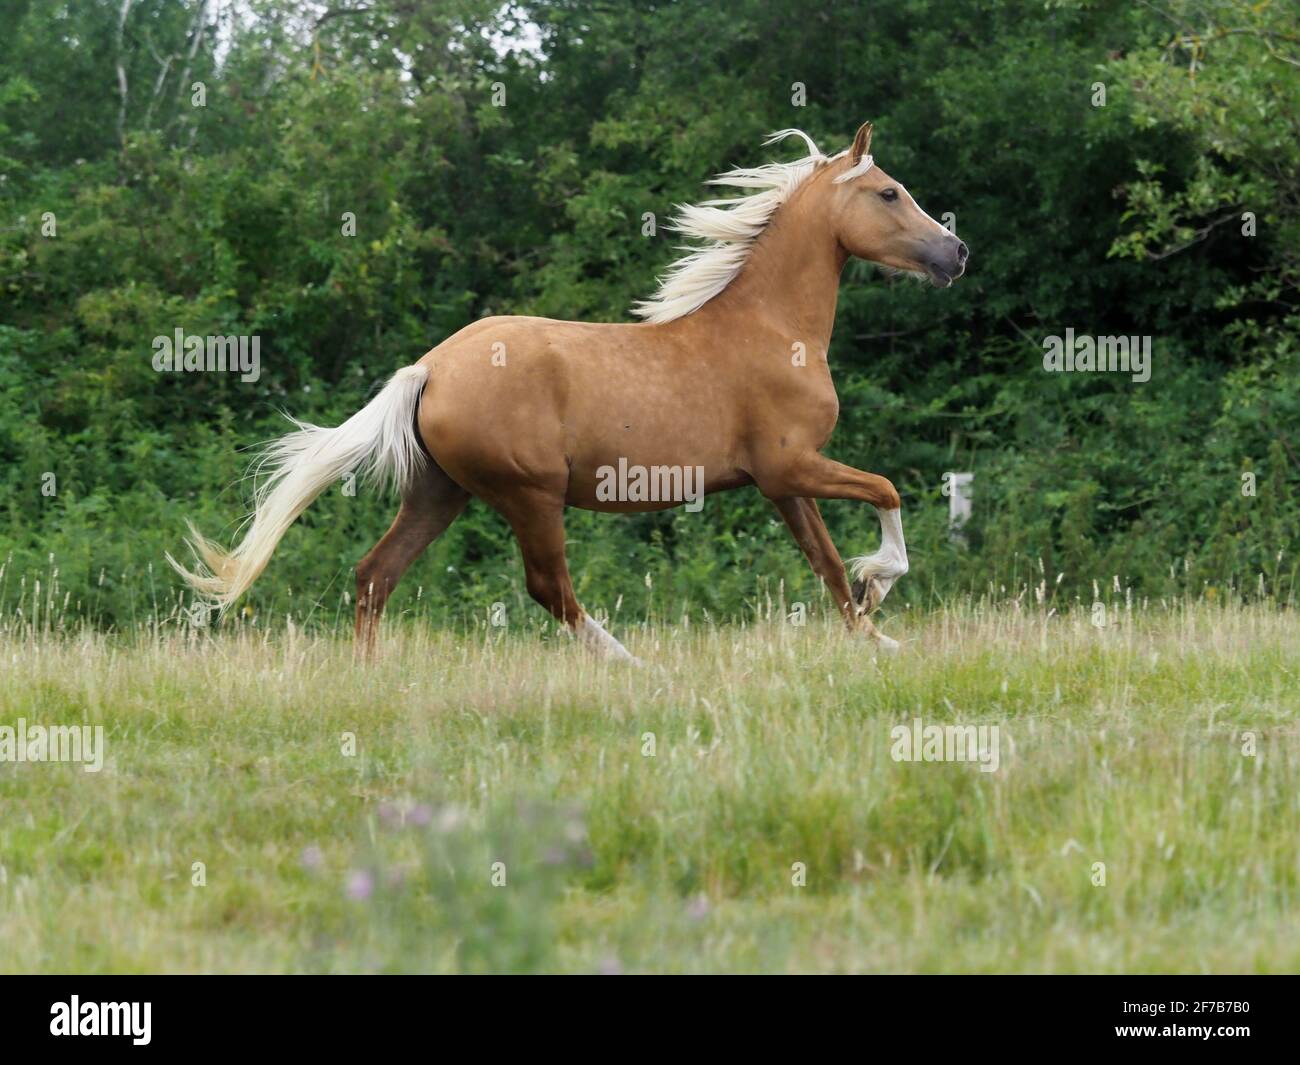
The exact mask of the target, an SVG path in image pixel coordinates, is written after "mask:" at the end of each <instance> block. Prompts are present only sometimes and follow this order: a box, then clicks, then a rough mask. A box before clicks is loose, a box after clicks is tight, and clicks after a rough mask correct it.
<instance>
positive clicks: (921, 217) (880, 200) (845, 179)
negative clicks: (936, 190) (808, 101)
mask: <svg viewBox="0 0 1300 1065" xmlns="http://www.w3.org/2000/svg"><path fill="white" fill-rule="evenodd" d="M870 148H871V123H870V122H866V123H863V125H862V128H861V129H859V130H858V135H857V136H856V137H854V139H853V147H852V148H850V149H849V151H848V153H847V154H846V155H844V156H842V157H841V158H840V159H839V160H838V161H837V162H836V165H835V176H834V177H833V178H831V186H830V187H831V193H830V196H831V200H830V213H831V223H832V226H833V227H834V230H835V235H836V237H837V239H838V240H839V242H840V244H841V245H843V247H844V249H845V250H846V251H848V252H849V254H850V255H856V256H857V257H858V258H859V259H866V260H868V261H869V262H873V263H879V264H880V265H881V266H885V267H888V268H890V269H893V270H902V271H904V272H906V273H910V274H916V275H918V276H922V277H928V278H929V279H930V281H931V282H932V283H933V284H935V285H936V286H938V287H939V288H947V287H948V286H949V285H951V284H952V283H953V282H954V281H956V280H957V278H959V277H961V275H962V274H963V273H965V271H966V257H967V255H968V250H967V248H966V245H965V244H964V243H963V242H962V241H960V240H958V239H957V238H956V236H954V235H953V234H952V233H950V232H948V230H946V229H945V228H944V227H943V226H941V225H940V224H939V223H938V222H936V221H935V220H934V219H933V218H931V217H930V216H929V215H928V214H926V213H925V212H924V211H923V210H921V208H920V207H919V206H917V203H916V201H915V200H914V199H912V197H911V196H910V195H909V194H908V191H907V189H905V188H903V186H902V185H901V184H900V183H899V182H897V181H895V180H894V179H893V178H891V177H890V176H889V175H888V174H886V173H885V172H884V171H883V170H881V169H880V167H878V166H876V165H875V164H874V163H873V162H872V159H871V156H870V154H868V152H869V149H870Z"/></svg>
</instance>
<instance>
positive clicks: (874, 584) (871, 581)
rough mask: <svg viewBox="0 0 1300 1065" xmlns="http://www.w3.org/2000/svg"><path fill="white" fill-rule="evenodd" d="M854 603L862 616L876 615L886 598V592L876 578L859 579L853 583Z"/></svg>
mask: <svg viewBox="0 0 1300 1065" xmlns="http://www.w3.org/2000/svg"><path fill="white" fill-rule="evenodd" d="M851 591H852V594H853V603H854V605H855V606H856V607H857V609H858V613H859V614H860V615H863V616H865V615H867V614H871V613H874V612H875V610H876V608H877V607H879V606H880V601H881V600H882V599H884V598H885V590H884V588H882V587H881V586H880V582H879V581H878V580H876V578H875V577H870V578H862V577H859V578H858V579H857V580H856V581H854V582H853V586H852V589H851Z"/></svg>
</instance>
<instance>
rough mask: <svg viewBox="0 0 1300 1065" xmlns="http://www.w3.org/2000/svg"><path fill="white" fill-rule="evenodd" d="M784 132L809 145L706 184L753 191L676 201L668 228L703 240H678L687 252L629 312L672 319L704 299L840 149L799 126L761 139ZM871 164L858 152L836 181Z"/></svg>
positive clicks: (781, 137)
mask: <svg viewBox="0 0 1300 1065" xmlns="http://www.w3.org/2000/svg"><path fill="white" fill-rule="evenodd" d="M787 137H799V138H801V139H802V140H803V142H804V144H806V145H807V146H808V154H807V155H806V156H804V157H803V158H802V159H796V160H794V161H793V162H790V163H766V164H764V165H763V166H755V167H737V168H736V169H734V170H729V171H727V172H726V173H725V174H719V175H718V176H717V177H715V178H712V179H711V180H709V181H708V182H706V184H708V185H725V186H727V187H728V188H733V189H753V190H757V191H754V192H751V193H750V194H749V195H745V196H731V197H725V198H722V199H716V200H705V201H704V202H702V203H698V204H678V205H677V214H676V215H674V217H673V219H672V221H671V222H669V224H668V228H669V229H671V230H672V231H673V232H674V233H681V234H683V235H685V236H687V237H694V238H696V239H698V240H702V241H704V242H705V243H704V244H703V245H693V244H687V245H683V246H682V247H681V250H682V251H684V252H686V253H687V254H686V255H684V256H682V258H680V259H678V260H677V261H676V262H675V263H673V264H672V265H671V266H670V267H669V268H668V269H667V271H666V272H665V273H664V274H663V275H662V276H660V277H659V279H658V281H659V288H658V290H657V291H656V292H655V294H654V295H653V296H652V297H651V298H650V299H647V300H641V301H640V302H638V303H637V304H636V305H635V306H633V308H632V313H633V314H635V315H636V316H637V317H639V318H644V319H645V320H646V321H647V322H653V323H662V322H671V321H673V320H674V319H676V318H681V317H682V316H683V315H686V314H690V313H691V312H692V311H694V310H698V309H699V308H700V307H702V306H704V304H706V303H708V302H709V300H711V299H713V297H714V296H716V295H717V294H718V293H719V292H721V291H722V290H723V289H724V288H726V287H727V286H728V285H729V284H731V282H732V280H733V279H734V278H735V276H736V275H737V274H738V273H740V268H741V267H742V266H744V265H745V260H746V259H747V258H748V257H749V250H750V248H752V247H753V244H754V241H755V240H756V239H757V237H758V235H759V234H760V233H761V232H763V229H764V227H766V226H767V224H768V222H770V221H771V219H772V215H773V214H774V213H775V212H776V209H777V208H778V207H780V206H781V205H782V204H783V203H785V202H786V201H787V200H788V199H789V198H790V196H791V195H792V194H793V193H794V190H795V189H797V188H798V187H799V186H800V185H801V184H803V182H804V181H805V180H806V179H807V178H808V177H809V176H811V175H812V174H813V173H814V172H815V171H816V170H818V169H819V168H820V167H822V166H825V165H826V164H827V163H830V162H832V161H834V160H836V159H838V158H840V156H842V155H844V154H845V152H840V153H838V154H837V155H832V156H826V155H823V154H822V153H821V152H820V151H819V150H818V148H817V145H816V144H815V143H814V142H813V139H812V138H811V137H810V136H808V134H806V133H805V132H803V130H799V129H783V130H778V131H777V132H776V133H773V134H772V135H771V136H770V137H768V138H767V140H765V141H764V142H763V144H764V146H766V145H769V144H775V143H777V142H778V141H783V140H785V139H786V138H787ZM871 165H872V161H871V156H869V155H867V156H863V158H862V160H861V161H860V162H859V163H858V164H857V165H856V166H854V167H853V168H852V169H851V170H848V171H846V172H845V173H843V174H841V175H840V176H839V177H837V178H836V179H835V180H836V182H841V181H847V180H849V179H850V178H854V177H857V176H858V175H859V174H864V173H866V171H867V170H869V169H870V168H871Z"/></svg>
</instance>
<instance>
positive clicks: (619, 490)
mask: <svg viewBox="0 0 1300 1065" xmlns="http://www.w3.org/2000/svg"><path fill="white" fill-rule="evenodd" d="M746 484H753V480H752V479H751V478H750V476H749V475H748V474H747V473H744V472H743V471H741V470H735V469H727V470H718V469H716V468H715V469H712V470H710V469H709V468H708V467H707V466H706V465H704V464H702V463H656V462H649V461H647V462H636V461H634V460H630V459H628V458H626V457H622V456H620V457H619V458H617V459H612V460H611V461H609V462H607V463H601V464H599V465H594V464H582V465H579V466H575V467H573V468H571V469H570V473H569V484H568V489H567V491H566V493H565V502H566V503H567V504H568V505H569V506H572V507H579V508H581V509H582V510H597V511H608V512H613V513H636V512H641V511H651V510H669V509H671V508H673V507H684V508H685V509H686V510H688V511H697V510H700V509H701V508H702V507H703V502H704V497H705V496H706V495H711V494H712V493H714V492H724V491H726V490H727V489H730V488H738V487H740V486H742V485H746Z"/></svg>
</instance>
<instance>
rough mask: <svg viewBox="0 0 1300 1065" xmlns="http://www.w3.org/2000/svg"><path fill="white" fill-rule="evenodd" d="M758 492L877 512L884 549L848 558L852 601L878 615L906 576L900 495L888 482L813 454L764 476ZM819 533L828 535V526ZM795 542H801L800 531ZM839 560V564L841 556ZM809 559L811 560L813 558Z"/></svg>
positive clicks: (866, 610)
mask: <svg viewBox="0 0 1300 1065" xmlns="http://www.w3.org/2000/svg"><path fill="white" fill-rule="evenodd" d="M759 487H760V488H761V489H762V491H763V493H764V494H765V495H768V496H769V497H778V498H779V497H784V496H803V497H811V498H813V499H856V500H859V501H861V502H864V503H870V504H871V505H872V506H873V507H875V508H876V514H877V515H878V516H879V518H880V533H881V546H880V550H879V551H877V552H875V553H874V554H871V555H863V556H859V557H857V558H852V559H849V570H850V572H851V573H852V575H853V587H852V598H853V601H854V603H855V604H856V606H857V607H858V608H859V609H861V610H862V611H863V612H864V613H870V612H871V611H873V610H875V609H876V608H877V607H878V606H879V605H880V603H881V601H882V600H883V599H884V598H885V596H886V595H888V594H889V590H890V589H891V588H892V587H893V585H894V581H896V580H898V578H899V577H901V576H903V575H904V574H905V573H906V572H907V545H906V543H905V541H904V539H903V522H902V517H901V512H900V510H899V506H900V500H899V498H898V490H897V489H896V488H895V487H894V486H893V485H892V484H891V483H890V482H889V480H888V479H887V478H884V477H881V476H880V475H879V474H875V473H864V472H863V471H862V470H855V469H854V468H853V467H852V466H845V465H844V464H843V463H842V462H835V461H833V460H832V459H828V458H826V457H825V456H824V455H821V454H818V453H816V452H813V453H811V454H808V455H805V456H803V457H802V458H800V459H799V460H797V461H795V462H793V463H787V464H783V465H782V466H780V467H779V468H778V469H776V470H772V471H768V472H766V473H765V474H764V475H763V476H762V478H761V479H759ZM814 509H815V508H814ZM783 516H784V512H783ZM816 520H817V522H818V524H821V516H820V515H817V518H816ZM786 522H787V524H790V527H791V530H792V531H794V530H795V526H794V525H793V524H791V522H790V519H789V518H786ZM821 528H822V533H823V534H825V525H822V526H821ZM795 538H796V539H798V538H799V534H798V532H797V531H795ZM827 540H828V541H829V537H827ZM805 550H806V549H805ZM832 550H833V548H832ZM836 557H837V562H838V556H836ZM811 558H812V556H811V555H810V556H809V559H810V560H811ZM814 568H816V563H814Z"/></svg>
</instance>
